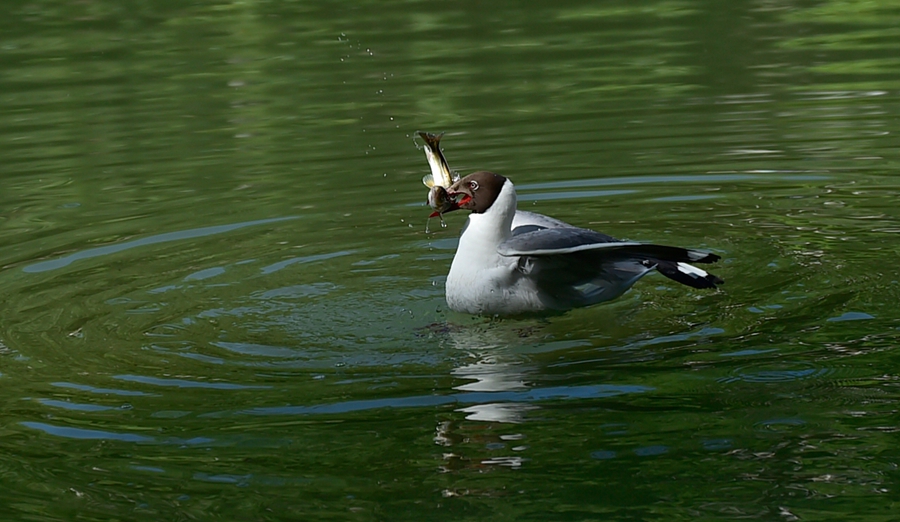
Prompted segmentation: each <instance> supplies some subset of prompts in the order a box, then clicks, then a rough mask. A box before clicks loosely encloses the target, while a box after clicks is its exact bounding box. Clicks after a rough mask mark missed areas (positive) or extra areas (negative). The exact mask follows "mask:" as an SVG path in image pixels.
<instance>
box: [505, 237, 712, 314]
mask: <svg viewBox="0 0 900 522" xmlns="http://www.w3.org/2000/svg"><path fill="white" fill-rule="evenodd" d="M498 252H499V253H500V255H502V256H508V257H514V256H518V257H519V259H518V262H517V269H518V271H519V272H520V273H521V274H522V275H523V276H524V277H528V278H530V279H531V280H532V281H533V282H534V284H535V286H536V287H537V288H538V289H539V290H540V291H541V292H542V294H543V295H544V296H546V298H547V300H548V301H550V302H551V303H550V304H551V306H554V307H557V308H568V307H572V306H586V305H590V304H595V303H599V302H602V301H608V300H610V299H614V298H616V297H618V296H619V295H621V294H623V293H624V292H625V291H626V290H628V288H630V287H631V286H632V285H633V284H634V283H635V282H637V280H638V279H640V278H641V277H643V276H644V275H646V274H647V273H648V272H650V271H652V270H654V269H658V270H659V271H660V273H662V274H663V275H665V276H666V277H669V278H670V279H673V280H675V281H678V282H680V283H683V284H686V285H689V286H692V287H695V288H715V285H716V284H717V283H721V282H722V280H721V279H719V278H718V277H716V276H713V275H711V274H707V273H706V272H705V271H703V270H701V269H699V268H696V267H693V266H691V265H689V264H687V263H688V262H700V263H711V262H714V261H716V260H717V259H719V256H717V255H715V254H711V253H708V252H702V251H699V250H689V249H685V248H679V247H670V246H664V245H653V244H646V243H637V242H633V241H620V240H618V239H616V238H614V237H612V236H608V235H606V234H601V233H600V232H595V231H593V230H588V229H584V228H576V227H564V228H563V227H560V228H537V229H525V230H522V231H520V232H519V233H517V234H515V235H513V236H512V237H511V238H509V239H507V240H506V241H504V242H503V243H501V244H500V246H499V247H498Z"/></svg>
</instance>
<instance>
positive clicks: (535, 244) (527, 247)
mask: <svg viewBox="0 0 900 522" xmlns="http://www.w3.org/2000/svg"><path fill="white" fill-rule="evenodd" d="M520 228H523V229H524V228H525V227H520ZM497 251H498V253H499V254H500V255H501V256H556V255H563V254H574V253H577V252H587V251H595V252H597V253H598V254H600V255H605V254H606V255H611V256H613V255H614V256H633V257H635V258H639V259H643V258H656V259H663V260H667V261H672V262H676V263H677V262H684V263H688V262H690V263H713V262H715V261H718V260H719V256H717V255H716V254H712V253H709V252H704V251H702V250H691V249H687V248H681V247H671V246H665V245H654V244H650V243H638V242H634V241H621V240H618V239H616V238H614V237H612V236H608V235H606V234H601V233H600V232H595V231H593V230H588V229H586V228H576V227H565V228H539V227H531V228H528V229H524V230H522V231H519V229H516V230H514V231H513V236H512V237H511V238H509V239H507V240H506V241H504V242H503V243H501V244H500V246H499V247H498V248H497Z"/></svg>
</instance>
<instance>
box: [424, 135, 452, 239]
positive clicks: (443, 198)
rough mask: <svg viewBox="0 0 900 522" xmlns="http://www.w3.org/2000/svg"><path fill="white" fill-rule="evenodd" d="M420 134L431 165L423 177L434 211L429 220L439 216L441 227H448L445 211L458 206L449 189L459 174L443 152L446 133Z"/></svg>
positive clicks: (429, 204) (426, 226) (426, 228)
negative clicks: (445, 220)
mask: <svg viewBox="0 0 900 522" xmlns="http://www.w3.org/2000/svg"><path fill="white" fill-rule="evenodd" d="M418 134H419V136H421V137H422V139H423V140H425V159H427V160H428V166H429V167H431V174H426V175H425V177H423V178H422V183H424V184H425V186H426V187H428V189H429V191H428V206H430V207H431V209H432V210H433V211H434V212H432V213H431V214H430V215H429V216H428V220H429V221H431V218H433V217H438V218H440V219H441V227H443V228H446V227H447V223H445V222H444V215H443V214H444V212H448V211H450V210H453V209H456V208H457V200H456V198H453V197H451V196H450V194H449V193H448V192H447V189H448V188H450V185H453V183H455V182H456V181H458V180H459V174H457V173H456V172H454V171H452V170H450V166H449V165H448V164H447V159H446V158H445V157H444V153H443V152H441V137H442V136H443V135H444V133H443V132H442V133H440V134H433V133H430V132H424V131H419V132H418ZM425 232H426V233H428V232H429V230H428V224H427V223H426V224H425Z"/></svg>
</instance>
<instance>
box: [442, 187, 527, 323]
mask: <svg viewBox="0 0 900 522" xmlns="http://www.w3.org/2000/svg"><path fill="white" fill-rule="evenodd" d="M515 213H516V191H515V188H514V187H513V185H512V183H511V182H510V181H509V180H507V181H506V183H505V184H504V185H503V188H502V189H501V190H500V195H499V196H498V197H497V199H496V200H495V201H494V203H493V204H492V205H491V206H490V208H488V210H487V211H485V212H484V213H483V214H470V215H469V219H468V221H466V226H465V228H464V229H463V232H462V235H461V236H460V238H459V247H458V248H457V250H456V255H455V256H454V257H453V263H452V264H451V265H450V273H449V274H448V275H447V283H446V287H445V288H446V293H447V305H448V306H449V307H450V308H451V309H453V310H456V311H458V312H466V313H470V314H495V313H502V314H515V313H522V312H529V311H536V310H542V309H543V308H544V307H543V305H542V304H541V302H540V300H539V299H538V295H537V291H536V290H535V289H534V288H533V287H532V285H531V283H530V281H528V280H527V279H525V278H523V277H521V276H522V274H521V273H520V272H518V271H517V270H516V263H517V262H518V258H517V257H503V256H501V255H500V254H498V253H497V247H498V246H499V245H500V243H501V242H503V241H505V240H506V239H508V238H509V237H510V235H511V228H512V222H513V217H514V216H515Z"/></svg>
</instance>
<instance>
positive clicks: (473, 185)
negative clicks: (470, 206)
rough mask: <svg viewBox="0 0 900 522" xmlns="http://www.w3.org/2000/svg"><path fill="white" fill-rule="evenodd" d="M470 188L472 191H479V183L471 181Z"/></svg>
mask: <svg viewBox="0 0 900 522" xmlns="http://www.w3.org/2000/svg"><path fill="white" fill-rule="evenodd" d="M469 188H470V189H472V190H478V182H477V181H470V182H469Z"/></svg>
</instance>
